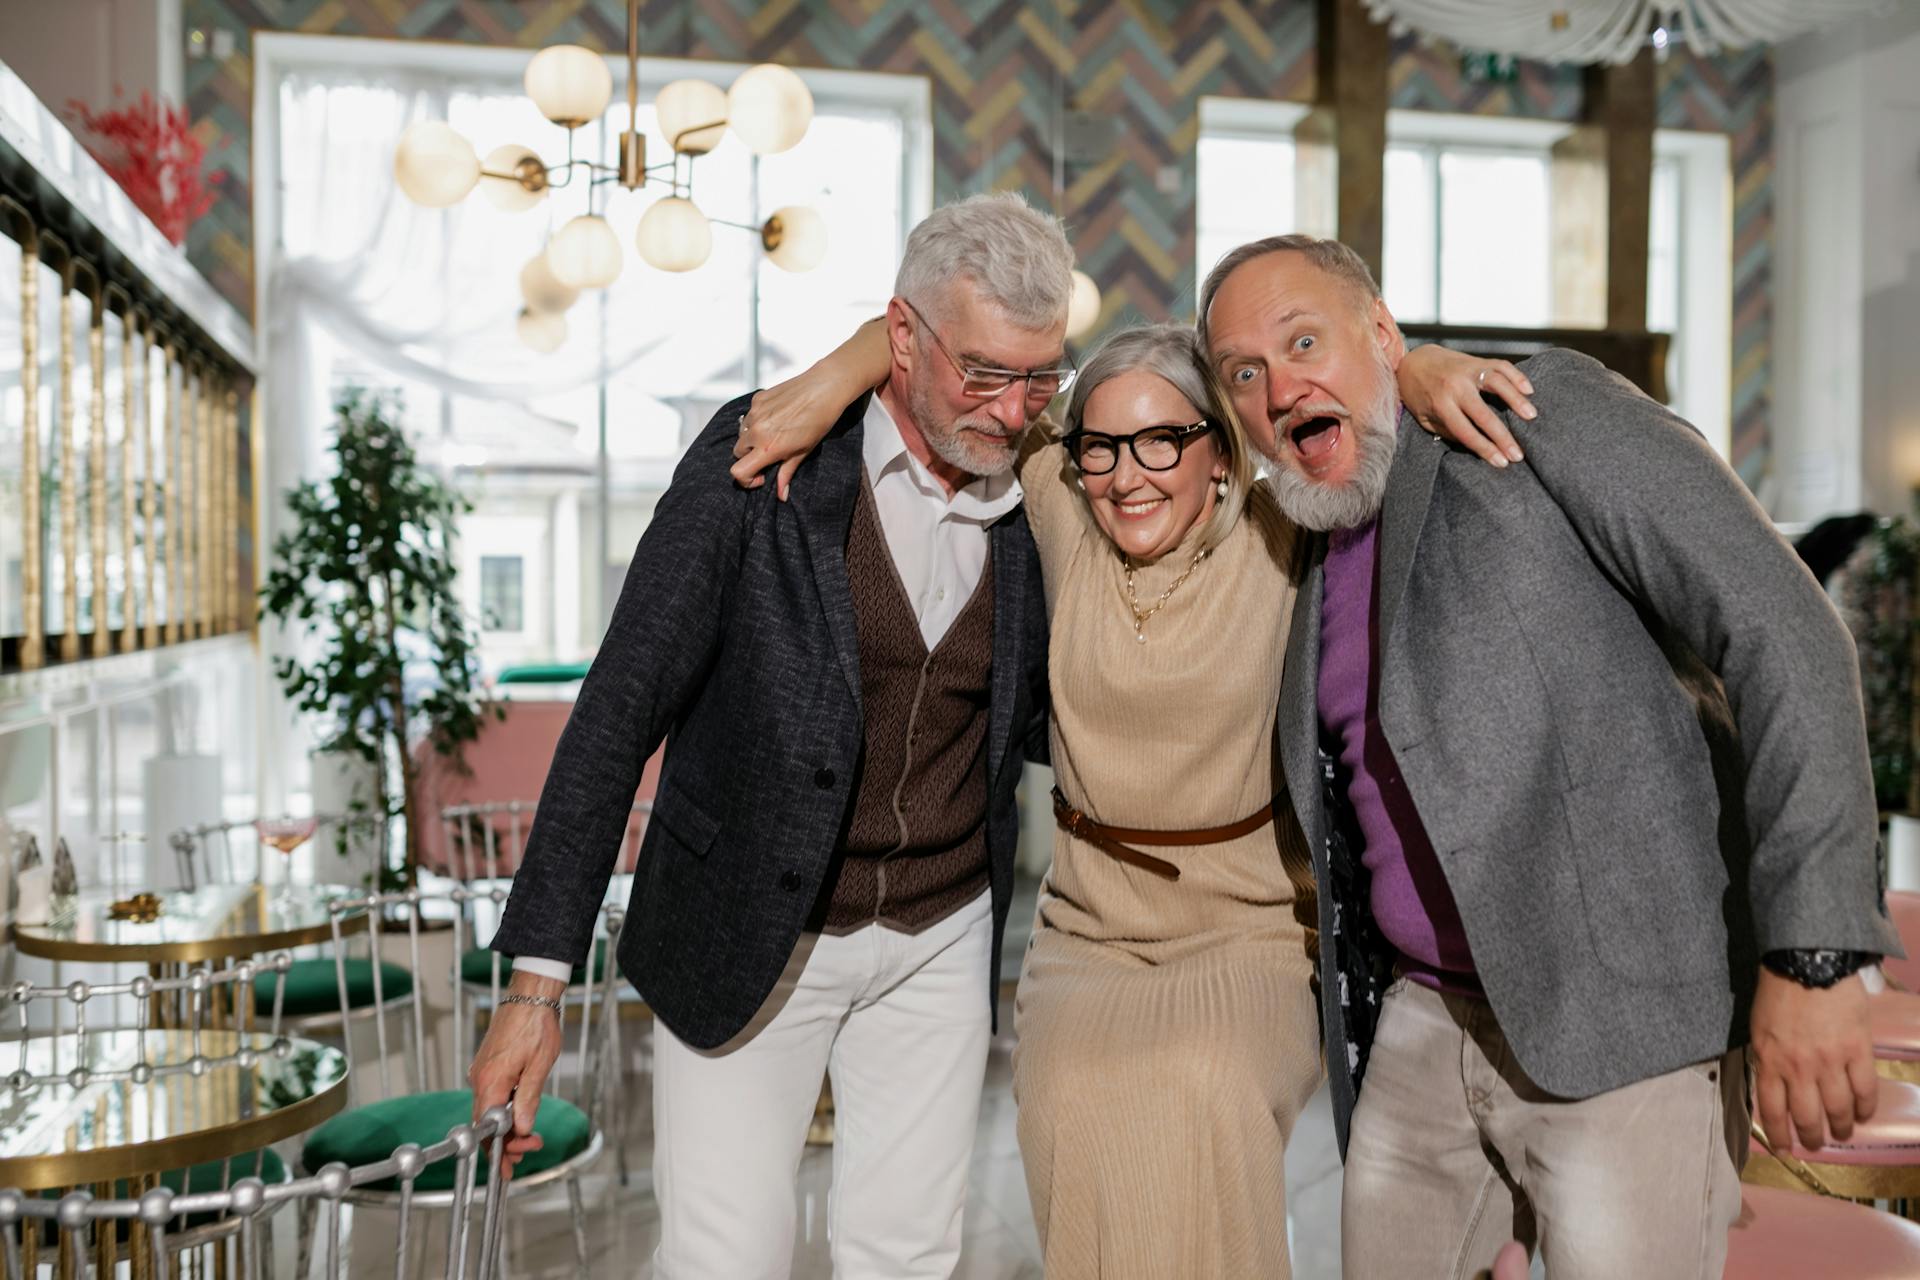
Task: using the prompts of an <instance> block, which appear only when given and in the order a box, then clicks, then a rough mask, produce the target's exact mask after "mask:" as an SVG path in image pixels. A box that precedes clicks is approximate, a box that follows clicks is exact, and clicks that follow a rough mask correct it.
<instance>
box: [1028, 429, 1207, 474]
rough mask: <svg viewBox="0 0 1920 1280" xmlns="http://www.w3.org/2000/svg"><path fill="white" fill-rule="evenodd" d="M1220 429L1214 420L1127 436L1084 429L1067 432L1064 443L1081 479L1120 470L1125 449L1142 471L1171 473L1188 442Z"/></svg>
mask: <svg viewBox="0 0 1920 1280" xmlns="http://www.w3.org/2000/svg"><path fill="white" fill-rule="evenodd" d="M1217 425H1218V424H1217V423H1215V422H1214V421H1213V419H1211V418H1202V419H1200V421H1198V422H1195V423H1192V424H1190V425H1188V426H1184V427H1147V428H1146V429H1145V430H1142V431H1135V432H1134V433H1132V434H1131V435H1124V436H1110V435H1108V434H1106V433H1105V432H1103V431H1088V430H1086V429H1085V428H1081V429H1078V430H1074V431H1069V432H1067V434H1066V435H1065V436H1063V437H1062V438H1061V443H1063V444H1065V445H1066V446H1067V456H1068V457H1069V458H1072V459H1073V465H1074V466H1076V467H1078V468H1080V474H1082V475H1088V476H1103V475H1105V474H1107V472H1109V471H1111V470H1113V469H1114V468H1115V467H1117V466H1119V465H1120V447H1121V446H1122V445H1125V446H1126V447H1127V448H1128V449H1129V450H1131V451H1132V452H1133V460H1134V461H1135V462H1137V463H1139V464H1140V466H1141V468H1142V469H1143V470H1146V471H1171V470H1173V469H1174V468H1175V467H1177V466H1179V465H1180V457H1181V455H1182V454H1184V453H1185V452H1186V451H1187V441H1189V440H1191V439H1193V438H1194V437H1195V436H1200V435H1205V434H1206V433H1207V432H1209V431H1212V430H1213V429H1214V428H1215V427H1216V426H1217Z"/></svg>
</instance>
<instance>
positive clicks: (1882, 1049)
mask: <svg viewBox="0 0 1920 1280" xmlns="http://www.w3.org/2000/svg"><path fill="white" fill-rule="evenodd" d="M1867 1016H1868V1017H1869V1018H1871V1019H1872V1026H1873V1059H1874V1066H1875V1067H1876V1068H1877V1069H1878V1070H1879V1072H1880V1074H1881V1075H1883V1076H1886V1077H1888V1078H1890V1079H1893V1080H1908V1081H1914V1082H1920V995H1914V994H1913V993H1912V992H1910V991H1894V990H1891V989H1889V990H1886V991H1876V992H1874V993H1873V994H1872V995H1869V996H1868V997H1867Z"/></svg>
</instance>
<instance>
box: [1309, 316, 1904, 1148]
mask: <svg viewBox="0 0 1920 1280" xmlns="http://www.w3.org/2000/svg"><path fill="white" fill-rule="evenodd" d="M1521 368H1522V369H1524V370H1525V371H1526V373H1527V375H1528V377H1529V378H1530V379H1531V381H1532V382H1533V385H1534V388H1535V394H1534V396H1533V400H1534V403H1535V405H1537V406H1538V408H1539V410H1540V417H1539V419H1538V420H1537V421H1534V422H1527V421H1525V420H1523V419H1521V418H1519V417H1518V416H1517V415H1514V414H1512V413H1508V414H1506V415H1505V416H1506V421H1507V424H1508V426H1509V427H1510V428H1511V429H1512V431H1513V434H1514V438H1515V439H1516V440H1518V441H1519V442H1520V445H1521V447H1522V448H1523V449H1524V450H1525V451H1526V455H1527V461H1526V463H1525V464H1524V465H1521V466H1514V467H1509V468H1506V469H1505V470H1495V469H1494V468H1492V467H1489V466H1487V465H1486V464H1484V463H1482V462H1481V461H1480V460H1479V459H1478V458H1476V457H1474V456H1473V455H1472V454H1469V453H1467V452H1465V451H1464V450H1461V449H1458V448H1455V447H1454V446H1451V445H1448V444H1445V443H1443V442H1441V441H1440V440H1438V439H1437V438H1435V437H1432V436H1429V435H1427V434H1426V433H1424V432H1422V431H1419V430H1417V429H1415V428H1413V427H1412V426H1411V425H1410V424H1409V423H1407V422H1405V421H1403V422H1402V424H1401V431H1400V442H1399V449H1398V452H1397V454H1396V456H1395V458H1394V462H1393V470H1392V473H1391V476H1390V478H1389V480H1388V485H1387V495H1386V502H1385V506H1384V507H1383V508H1382V511H1381V517H1380V535H1379V536H1380V575H1379V583H1378V593H1379V594H1378V603H1377V608H1378V610H1379V617H1378V619H1377V625H1378V634H1379V637H1380V639H1379V645H1380V653H1379V654H1378V655H1377V662H1378V663H1379V670H1378V672H1377V673H1376V679H1377V680H1378V682H1379V716H1380V727H1381V730H1382V732H1383V733H1384V734H1385V735H1386V737H1387V740H1388V742H1390V743H1391V744H1392V746H1393V751H1394V755H1395V757H1396V758H1397V760H1398V762H1399V764H1400V769H1401V772H1402V775H1403V776H1404V778H1405V780H1406V784H1407V787H1408V789H1409V790H1410V791H1411V792H1412V795H1413V798H1414V802H1415V803H1416V804H1417V805H1418V806H1419V809H1420V816H1421V819H1422V821H1423V822H1424V824H1425V825H1426V828H1427V833H1428V835H1430V836H1431V837H1432V840H1433V847H1434V849H1435V851H1436V852H1437V853H1438V855H1439V858H1440V865H1441V869H1442V871H1443V872H1444V873H1445V875H1446V878H1447V885H1448V887H1449V888H1450V889H1451V890H1452V891H1453V896H1454V900H1455V902H1456V903H1457V904H1458V906H1459V908H1460V915H1461V918H1462V920H1463V921H1464V923H1465V925H1466V930H1467V940H1468V943H1469V945H1470V946H1471V947H1472V949H1473V958H1474V963H1475V966H1476V967H1477V969H1478V970H1479V975H1480V979H1481V981H1482V983H1483V984H1484V986H1485V988H1486V993H1487V998H1488V999H1489V1000H1490V1001H1491V1002H1492V1004H1493V1009H1494V1013H1495V1015H1496V1016H1497V1017H1498V1018H1499V1020H1500V1026H1501V1029H1502V1030H1503V1031H1504V1032H1505V1033H1506V1036H1507V1039H1508V1041H1509V1043H1510V1044H1511V1045H1512V1047H1513V1051H1514V1055H1515V1057H1516V1058H1517V1060H1518V1062H1519V1064H1520V1066H1521V1067H1522V1069H1524V1070H1525V1071H1526V1073H1527V1075H1528V1077H1530V1078H1531V1079H1532V1080H1533V1081H1534V1083H1536V1084H1538V1085H1540V1086H1541V1087H1542V1088H1544V1089H1546V1090H1547V1091H1548V1092H1550V1093H1553V1094H1556V1095H1559V1096H1562V1097H1568V1098H1584V1097H1588V1096H1591V1095H1593V1094H1596V1093H1600V1092H1603V1091H1605V1090H1609V1089H1614V1088H1618V1087H1620V1086H1622V1085H1625V1084H1629V1083H1632V1082H1634V1081H1636V1080H1642V1079H1646V1078H1648V1077H1651V1076H1654V1075H1657V1074H1660V1073H1663V1072H1666V1071H1671V1070H1675V1069H1677V1068H1679V1067H1681V1066H1684V1065H1686V1064H1688V1063H1693V1062H1700V1061H1703V1060H1705V1059H1707V1058H1711V1057H1715V1056H1718V1055H1719V1054H1721V1053H1723V1052H1725V1051H1726V1050H1727V1049H1728V1048H1729V1047H1732V1046H1735V1045H1739V1044H1743V1043H1745V1040H1746V1034H1747V1029H1746V1017H1747V1010H1748V1005H1749V1003H1750V1001H1751V997H1752V992H1753V985H1754V982H1755V979H1756V974H1757V963H1758V956H1759V954H1760V953H1762V952H1766V951H1773V950H1782V949H1789V948H1813V947H1833V948H1840V949H1845V950H1859V951H1871V952H1875V953H1880V954H1899V942H1898V940H1897V938H1896V937H1895V936H1894V933H1893V930H1892V927H1891V926H1890V925H1889V923H1888V922H1887V920H1886V918H1885V915H1884V913H1883V908H1882V906H1881V899H1880V886H1879V883H1878V878H1877V872H1878V868H1877V863H1876V859H1875V848H1876V842H1877V832H1876V821H1877V818H1876V814H1875V810H1874V799H1873V787H1872V780H1871V776H1870V773H1869V769H1868V764H1867V743H1866V728H1865V722H1864V717H1863V715H1862V713H1861V704H1860V678H1859V670H1858V666H1857V661H1856V658H1855V655H1854V647H1853V641H1852V639H1851V637H1850V636H1849V635H1848V633H1847V630H1846V628H1845V627H1844V626H1843V625H1842V624H1841V622H1840V619H1839V618H1838V616H1837V615H1836V614H1835V613H1834V610H1833V607H1832V606H1831V605H1830V604H1829V603H1828V602H1827V598H1826V596H1825V594H1824V593H1823V592H1822V591H1821V590H1820V586H1819V584H1818V583H1816V582H1815V581H1814V580H1813V577H1812V575H1811V574H1809V573H1808V572H1807V570H1806V567H1805V566H1804V565H1802V564H1801V563H1800V561H1799V559H1798V558H1797V557H1796V556H1795V555H1794V553H1793V550H1792V548H1790V547H1789V546H1788V545H1787V544H1786V543H1785V542H1784V541H1783V540H1782V539H1781V538H1780V536H1779V535H1778V534H1777V533H1775V532H1774V530H1773V528H1772V526H1771V525H1770V524H1769V523H1768V520H1767V517H1766V515H1765V513H1764V512H1762V511H1761V509H1760V507H1759V506H1758V504H1756V503H1755V502H1754V500H1753V498H1752V497H1751V496H1750V495H1749V494H1748V492H1747V490H1746V487H1745V486H1744V485H1742V484H1741V483H1740V480H1739V478H1738V477H1737V476H1735V475H1734V473H1733V472H1732V471H1731V470H1730V469H1729V468H1728V467H1727V466H1726V464H1725V463H1723V462H1721V461H1720V459H1719V458H1718V457H1717V456H1715V454H1714V453H1713V451H1712V450H1711V449H1710V448H1708V447H1707V444H1706V442H1705V441H1704V440H1702V439H1701V438H1700V436H1699V435H1698V433H1696V432H1695V431H1693V430H1692V429H1691V428H1689V427H1688V426H1687V424H1686V423H1684V422H1682V421H1681V420H1680V419H1679V418H1677V417H1675V416H1674V415H1673V414H1672V413H1670V412H1668V411H1667V410H1666V409H1665V408H1663V407H1662V406H1660V405H1659V404H1656V403H1655V402H1654V401H1652V400H1650V399H1648V398H1647V397H1646V396H1645V395H1642V394H1641V393H1640V392H1639V391H1638V390H1636V389H1635V388H1634V387H1633V386H1632V385H1630V384H1629V383H1628V382H1626V380H1625V379H1623V378H1620V377H1618V376H1617V375H1615V374H1612V373H1609V372H1608V371H1607V370H1606V369H1605V368H1603V367H1602V366H1601V365H1599V364H1598V363H1596V362H1595V361H1593V360H1591V359H1588V358H1587V357H1585V356H1582V355H1577V354H1575V353H1573V352H1570V351H1557V350H1556V351H1548V352H1544V353H1542V354H1540V355H1537V356H1534V357H1533V358H1532V359H1530V360H1528V361H1527V362H1526V363H1525V364H1523V365H1522V366H1521ZM1322 543H1323V550H1324V540H1322ZM1324 581H1325V579H1324V576H1323V572H1322V568H1321V565H1320V563H1319V562H1318V560H1317V559H1316V562H1315V564H1314V565H1313V568H1312V570H1311V572H1310V573H1309V574H1308V576H1307V578H1306V580H1305V581H1304V582H1303V584H1302V587H1301V591H1300V597H1299V603H1298V605H1297V606H1296V609H1295V612H1294V619H1293V630H1292V634H1291V637H1290V639H1289V644H1288V650H1287V665H1286V679H1285V683H1284V685H1283V686H1282V690H1281V707H1280V722H1279V734H1280V745H1281V754H1282V757H1283V759H1284V762H1285V765H1286V774H1287V781H1288V784H1289V790H1290V792H1291V793H1292V795H1293V797H1294V800H1295V807H1296V812H1297V813H1298V815H1299V818H1300V824H1301V826H1302V828H1303V829H1304V830H1305V832H1306V835H1307V840H1308V845H1309V847H1310V848H1311V849H1312V851H1313V855H1314V864H1315V865H1314V870H1315V873H1316V876H1317V878H1318V880H1319V883H1320V888H1321V893H1320V913H1321V922H1320V927H1321V946H1320V954H1321V958H1322V963H1323V964H1324V965H1327V966H1328V967H1329V972H1327V973H1324V974H1323V975H1322V977H1323V981H1322V984H1321V987H1322V990H1321V1016H1322V1020H1323V1029H1324V1031H1325V1035H1326V1044H1327V1057H1328V1066H1329V1076H1330V1084H1331V1090H1332V1094H1333V1102H1334V1114H1335V1120H1336V1128H1337V1130H1338V1134H1339V1137H1340V1142H1341V1145H1342V1147H1343V1148H1344V1146H1345V1143H1346V1134H1347V1121H1348V1117H1349V1116H1350V1115H1351V1113H1352V1110H1353V1105H1354V1101H1355V1098H1356V1097H1357V1094H1358V1091H1359V1089H1360V1087H1361V1076H1360V1065H1361V1064H1360V1063H1359V1062H1357V1061H1355V1058H1354V1055H1353V1052H1352V1049H1350V1046H1353V1047H1355V1048H1358V1047H1363V1046H1364V1045H1365V1044H1366V1043H1367V1042H1368V1040H1369V1039H1370V1028H1371V1023H1372V1020H1373V1018H1374V1017H1375V1015H1376V1014H1377V1005H1376V1004H1375V1001H1376V999H1377V980H1378V977H1379V969H1378V967H1377V966H1373V965H1369V964H1368V963H1366V957H1365V956H1364V955H1355V954H1354V952H1355V950H1356V948H1357V949H1359V950H1362V951H1364V950H1367V949H1369V946H1370V945H1374V946H1377V943H1371V944H1370V940H1369V939H1368V938H1367V936H1366V929H1365V925H1366V920H1365V919H1364V915H1365V912H1366V900H1365V897H1364V893H1365V886H1364V882H1363V878H1362V877H1361V876H1359V875H1358V873H1356V869H1355V867H1354V865H1353V864H1354V863H1355V862H1356V861H1357V858H1358V854H1359V852H1360V849H1359V847H1358V846H1357V845H1355V844H1353V843H1352V842H1351V841H1350V840H1349V839H1347V838H1346V837H1347V836H1348V835H1350V834H1351V826H1350V824H1347V823H1345V822H1344V821H1343V820H1342V818H1343V815H1342V814H1341V813H1340V811H1339V804H1338V803H1329V796H1330V794H1331V797H1332V799H1333V800H1334V801H1336V802H1338V801H1340V799H1341V798H1342V797H1343V795H1344V788H1343V782H1342V780H1339V779H1330V778H1329V776H1328V773H1327V770H1326V765H1327V757H1326V754H1325V752H1323V751H1322V749H1321V743H1320V725H1319V714H1318V711H1317V697H1316V694H1317V690H1318V686H1319V669H1320V610H1321V593H1322V588H1323V585H1324ZM1330 782H1331V784H1332V785H1329V783H1330ZM1343 955H1344V956H1345V960H1344V961H1343V960H1342V956H1343ZM1335 966H1337V970H1336V969H1335Z"/></svg>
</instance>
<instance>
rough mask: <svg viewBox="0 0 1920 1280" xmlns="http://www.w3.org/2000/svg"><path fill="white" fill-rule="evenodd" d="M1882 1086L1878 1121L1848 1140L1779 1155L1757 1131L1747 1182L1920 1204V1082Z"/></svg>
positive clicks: (1885, 1081)
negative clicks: (1815, 1148)
mask: <svg viewBox="0 0 1920 1280" xmlns="http://www.w3.org/2000/svg"><path fill="white" fill-rule="evenodd" d="M1879 1084H1880V1102H1879V1105H1878V1107H1876V1108H1875V1110H1874V1114H1873V1119H1871V1120H1868V1121H1866V1122H1865V1123H1863V1124H1859V1125H1855V1126H1854V1130H1853V1136H1852V1137H1850V1138H1848V1139H1847V1140H1846V1141H1845V1142H1831V1143H1828V1144H1827V1145H1826V1146H1824V1147H1821V1148H1820V1149H1819V1150H1817V1151H1808V1150H1806V1149H1805V1148H1803V1147H1801V1146H1800V1144H1799V1143H1798V1142H1797V1141H1796V1142H1795V1143H1794V1145H1793V1147H1792V1148H1791V1149H1790V1150H1786V1151H1781V1152H1779V1153H1778V1154H1777V1155H1776V1154H1775V1153H1774V1152H1772V1151H1769V1150H1768V1149H1767V1147H1766V1144H1765V1143H1763V1142H1762V1141H1761V1140H1760V1137H1759V1135H1758V1134H1757V1133H1756V1134H1755V1135H1754V1137H1753V1140H1752V1147H1751V1150H1750V1154H1749V1157H1748V1162H1747V1171H1746V1175H1745V1177H1746V1180H1747V1181H1748V1182H1750V1183H1757V1184H1759V1185H1762V1186H1770V1187H1781V1188H1784V1189H1786V1190H1789V1191H1795V1190H1807V1189H1812V1190H1824V1191H1826V1192H1828V1193H1830V1194H1832V1195H1836V1196H1843V1197H1845V1198H1847V1199H1849V1200H1904V1201H1916V1202H1920V1085H1914V1084H1910V1083H1908V1082H1906V1081H1904V1080H1889V1079H1887V1078H1885V1077H1884V1076H1883V1077H1881V1079H1880V1081H1879ZM1809 1184H1811V1185H1809ZM1917 1274H1920V1273H1917Z"/></svg>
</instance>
